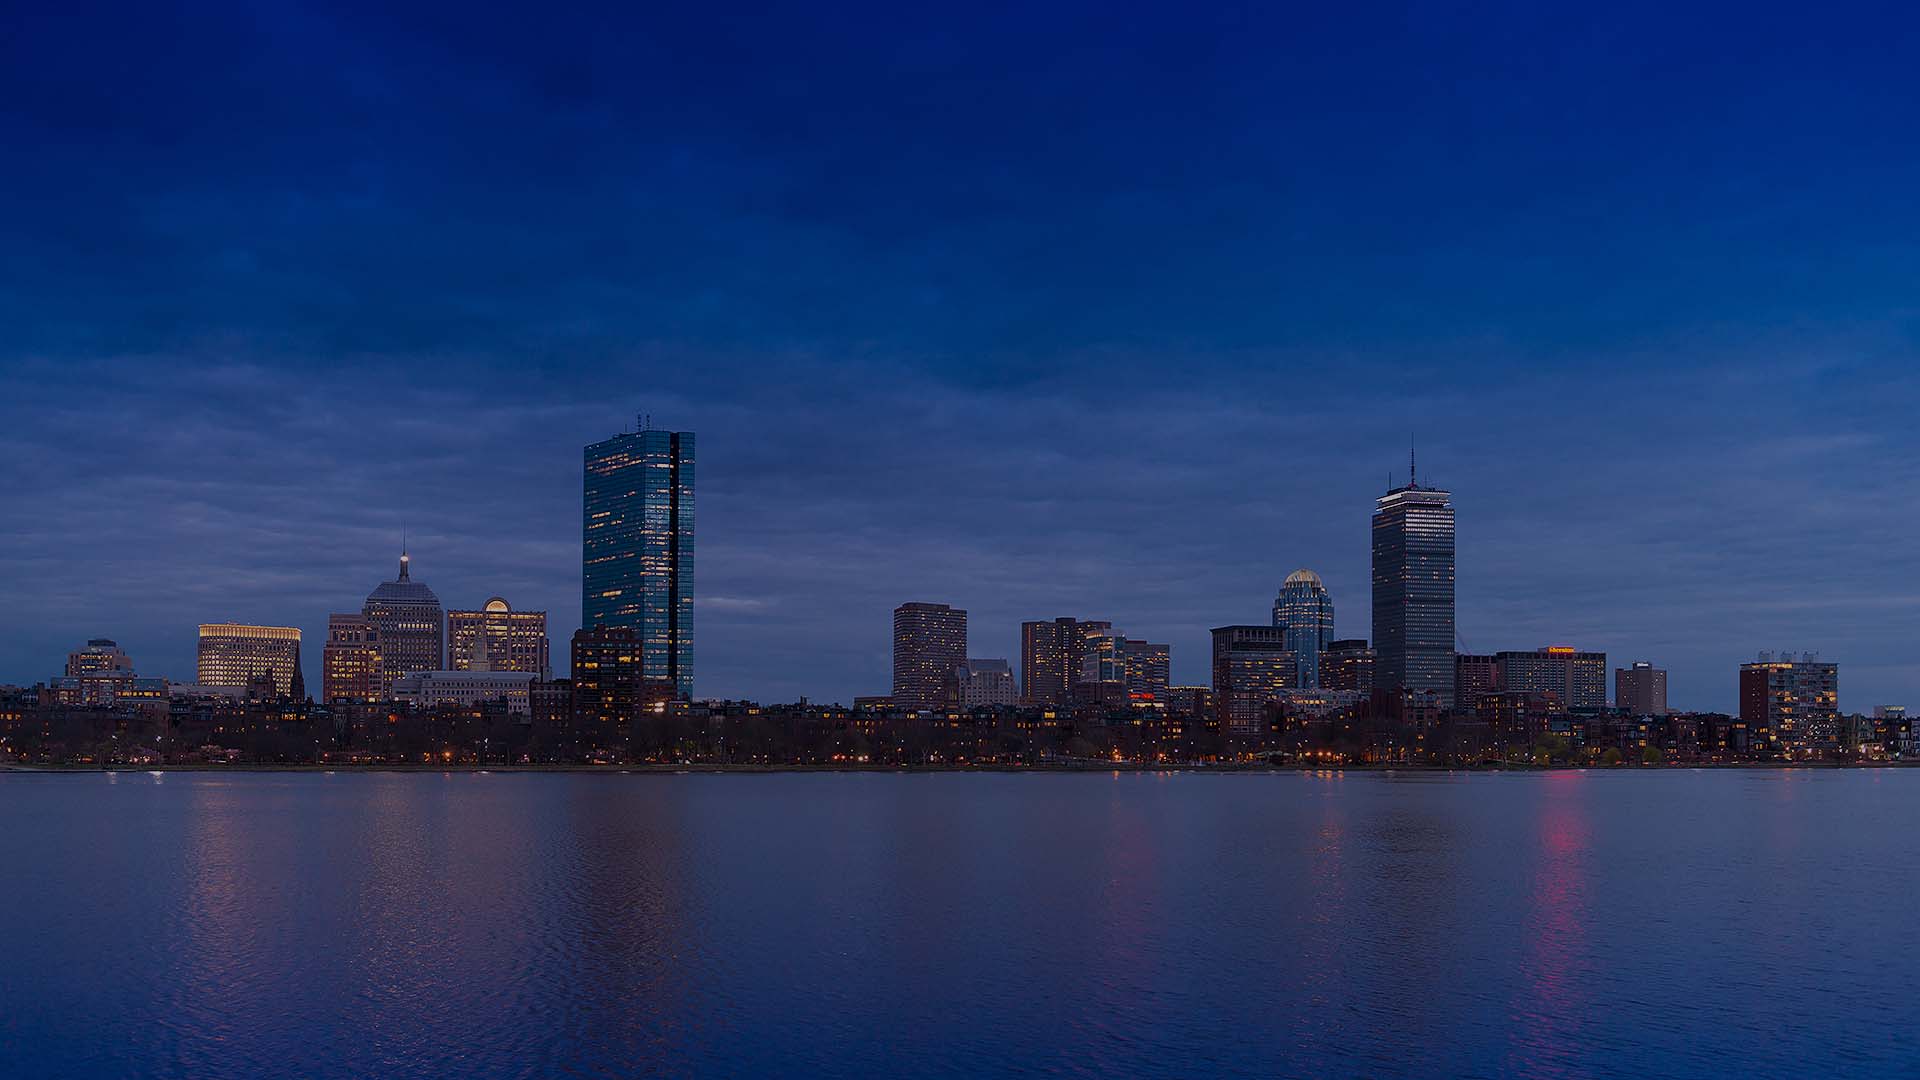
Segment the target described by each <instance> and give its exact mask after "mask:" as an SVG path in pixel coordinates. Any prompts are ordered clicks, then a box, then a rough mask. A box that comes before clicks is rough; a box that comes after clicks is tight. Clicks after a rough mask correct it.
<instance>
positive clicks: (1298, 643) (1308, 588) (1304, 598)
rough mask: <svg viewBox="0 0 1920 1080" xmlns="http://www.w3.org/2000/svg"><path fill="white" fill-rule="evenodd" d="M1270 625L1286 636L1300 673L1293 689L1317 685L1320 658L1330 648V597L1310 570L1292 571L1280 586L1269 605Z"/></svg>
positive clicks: (1331, 603)
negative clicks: (1270, 613)
mask: <svg viewBox="0 0 1920 1080" xmlns="http://www.w3.org/2000/svg"><path fill="white" fill-rule="evenodd" d="M1273 625H1274V626H1276V627H1279V628H1280V629H1281V630H1284V631H1285V632H1286V638H1287V648H1288V649H1290V650H1292V651H1293V655H1294V662H1295V663H1296V664H1298V665H1299V667H1300V670H1299V672H1298V673H1297V674H1296V676H1295V682H1296V683H1297V685H1299V686H1301V687H1305V688H1317V687H1318V686H1319V685H1320V654H1321V653H1322V652H1325V651H1326V649H1327V647H1328V646H1329V645H1332V644H1333V597H1332V596H1331V595H1330V594H1328V592H1327V587H1326V586H1325V585H1323V584H1321V582H1320V575H1319V574H1316V573H1314V572H1313V571H1311V570H1305V569H1302V570H1295V571H1294V572H1293V573H1291V574H1288V575H1287V580H1286V581H1285V582H1283V583H1282V584H1281V586H1280V595H1279V596H1277V597H1275V598H1274V601H1273Z"/></svg>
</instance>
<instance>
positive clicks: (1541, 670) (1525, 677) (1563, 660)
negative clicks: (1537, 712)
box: [1493, 645, 1607, 713]
mask: <svg viewBox="0 0 1920 1080" xmlns="http://www.w3.org/2000/svg"><path fill="white" fill-rule="evenodd" d="M1493 659H1494V664H1495V665H1496V666H1497V668H1498V670H1499V683H1500V689H1501V690H1502V691H1503V692H1505V693H1510V694H1527V693H1541V694H1551V695H1553V698H1554V700H1555V701H1557V702H1559V703H1560V707H1561V708H1563V709H1565V710H1567V711H1568V712H1577V713H1597V712H1600V711H1601V710H1603V709H1605V708H1606V707H1607V654H1606V653H1600V652H1581V651H1579V650H1578V649H1575V648H1572V647H1571V646H1567V645H1549V646H1547V647H1546V648H1543V649H1535V650H1533V651H1531V652H1502V653H1495V654H1494V658H1493Z"/></svg>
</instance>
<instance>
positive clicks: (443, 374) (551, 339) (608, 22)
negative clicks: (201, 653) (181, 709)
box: [0, 3, 1920, 711]
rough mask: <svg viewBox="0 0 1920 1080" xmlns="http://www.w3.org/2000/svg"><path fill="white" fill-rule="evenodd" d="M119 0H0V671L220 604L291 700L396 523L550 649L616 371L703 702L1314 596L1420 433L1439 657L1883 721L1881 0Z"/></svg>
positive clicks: (1885, 53)
mask: <svg viewBox="0 0 1920 1080" xmlns="http://www.w3.org/2000/svg"><path fill="white" fill-rule="evenodd" d="M29 7H39V8H43V9H46V10H42V11H31V10H26V8H29ZM164 7H165V5H152V6H149V5H131V4H129V5H125V6H118V5H107V6H99V7H92V8H90V7H89V6H88V5H85V4H64V5H20V6H19V7H17V8H14V9H10V10H9V11H8V12H7V13H6V14H4V15H0V100H4V101H6V102H7V105H6V106H5V107H4V108H0V147H3V148H4V149H0V163H3V165H4V168H0V191H4V193H5V196H6V197H5V199H4V201H3V204H0V222H4V230H3V233H0V235H3V236H4V239H3V240H0V328H3V329H4V332H3V333H0V371H4V375H5V379H4V394H0V486H3V488H4V496H5V500H4V505H5V507H6V510H5V513H4V522H3V524H0V593H3V594H4V595H3V598H4V613H5V617H4V618H0V681H6V682H16V683H32V682H35V681H40V680H44V679H47V678H49V677H51V676H53V675H56V674H58V673H59V672H60V669H61V665H62V663H63V661H64V657H65V654H66V652H67V651H68V650H69V649H72V648H75V647H77V646H78V645H79V644H80V643H81V642H82V641H83V640H84V639H86V638H88V637H91V636H108V637H113V638H116V639H118V640H119V641H120V642H121V644H122V645H123V646H124V647H125V648H127V650H128V651H129V652H130V653H131V654H132V655H133V658H134V660H135V662H136V664H137V666H138V667H139V669H140V670H141V671H142V672H143V673H147V674H153V675H166V676H169V677H172V678H175V679H182V680H188V679H191V678H192V676H193V662H194V645H195V639H194V625H195V624H196V623H198V622H202V621H217V620H227V619H233V620H244V621H257V622H266V623H276V624H293V625H298V626H300V627H302V628H303V629H304V630H305V631H306V633H307V635H308V644H307V647H306V653H305V663H306V668H307V674H308V680H309V686H312V687H314V688H316V689H317V685H318V677H319V657H320V651H319V647H318V644H317V642H318V641H319V640H320V639H321V638H322V637H323V635H324V628H325V624H326V617H327V613H328V612H331V611H353V610H357V609H358V607H359V605H360V603H361V602H362V600H363V599H364V597H365V595H366V593H367V592H368V591H369V590H370V589H372V588H373V586H374V585H375V584H377V583H378V582H380V581H381V580H383V579H385V578H388V577H391V576H392V575H393V573H394V571H395V569H396V562H397V558H398V555H399V553H400V545H401V535H402V530H403V529H404V530H405V531H406V532H407V534H408V536H409V537H410V543H411V549H412V554H413V560H414V567H415V570H416V575H415V576H416V577H418V578H419V579H421V580H424V581H426V582H427V583H428V584H430V585H431V586H432V587H433V588H434V589H435V591H436V592H438V594H439V595H440V598H441V600H442V602H443V603H445V604H447V605H448V606H449V607H472V606H478V605H479V604H480V603H481V602H482V601H484V600H485V599H486V598H487V597H488V596H490V595H493V594H496V593H497V594H500V595H503V596H505V597H506V598H507V599H508V600H510V601H511V602H513V603H514V605H515V606H516V607H524V608H546V609H548V610H549V611H550V612H551V613H552V631H553V639H554V654H555V657H556V660H557V661H558V663H557V665H556V666H559V667H564V659H563V658H564V656H565V650H566V640H567V637H568V635H569V633H570V632H571V630H572V629H573V628H574V627H575V626H576V625H577V622H578V618H579V611H580V594H579V587H580V586H579V581H580V562H579V560H580V520H579V513H580V509H579V508H580V467H581V446H582V445H583V444H585V443H587V442H591V441H595V440H598V439H601V438H604V437H606V436H608V435H610V434H613V433H614V432H616V431H620V430H623V429H626V428H630V427H631V426H632V424H633V422H634V419H633V418H634V416H635V414H638V413H649V414H651V415H652V417H653V421H654V423H655V426H658V427H667V428H674V429H680V430H691V431H694V432H696V433H697V434H698V438H699V453H700V460H699V465H698V470H699V488H698V515H699V526H698V527H699V539H698V561H697V570H696V575H697V591H696V596H697V601H696V607H695V620H696V622H695V625H696V635H697V636H696V657H695V662H696V667H695V671H696V680H697V685H696V690H697V692H698V693H699V694H700V695H701V696H732V697H737V696H747V697H753V698H756V699H759V700H762V701H779V700H792V699H793V698H795V697H797V696H800V695H807V696H809V697H812V698H814V699H816V700H834V699H838V700H847V699H849V698H850V697H851V696H852V695H854V694H863V693H883V692H885V691H886V690H887V689H888V686H889V670H890V669H889V651H888V650H889V629H890V612H891V609H892V608H893V607H894V605H896V604H898V603H900V602H902V601H905V600H929V601H945V602H949V603H953V604H955V605H958V606H962V607H965V608H967V609H968V610H969V611H970V612H971V614H972V652H973V654H974V655H977V656H1006V657H1010V658H1017V653H1018V624H1019V621H1020V620H1022V619H1031V618H1050V617H1053V616H1057V615H1074V616H1081V617H1089V618H1105V619H1111V620H1113V621H1114V622H1115V624H1116V625H1117V626H1118V627H1119V628H1121V629H1122V630H1123V631H1124V632H1126V633H1128V634H1129V635H1130V636H1137V637H1146V638H1150V639H1152V640H1156V641H1161V640H1164V641H1169V642H1170V643H1171V644H1172V647H1173V667H1174V677H1175V680H1176V681H1178V682H1183V683H1203V682H1206V681H1207V680H1208V664H1207V652H1206V650H1207V635H1206V630H1207V628H1208V627H1210V626H1216V625H1221V624H1226V623H1234V622H1264V621H1266V620H1267V618H1268V608H1269V606H1270V605H1271V603H1272V600H1273V596H1274V593H1275V591H1276V590H1277V588H1278V587H1279V584H1280V581H1281V579H1282V578H1283V577H1284V576H1285V575H1286V574H1287V573H1288V572H1289V571H1291V570H1293V569H1295V568H1296V567H1301V566H1305V567H1310V568H1312V569H1314V570H1317V571H1319V572H1320V573H1321V575H1322V576H1323V577H1324V578H1325V579H1326V582H1327V585H1328V587H1329V588H1330V589H1331V591H1332V593H1333V598H1334V602H1335V605H1336V609H1337V615H1338V629H1339V632H1340V634H1341V635H1342V636H1355V637H1365V636H1368V634H1369V622H1368V587H1367V573H1368V514H1369V512H1370V511H1371V508H1372V500H1373V499H1374V497H1375V496H1377V495H1378V494H1379V493H1380V492H1381V491H1382V489H1383V488H1384V487H1385V485H1386V483H1387V481H1388V477H1389V474H1390V473H1391V474H1392V477H1393V479H1394V480H1395V482H1404V480H1405V476H1406V459H1407V448H1408V441H1409V438H1410V437H1412V438H1417V440H1418V446H1419V456H1420V466H1421V473H1422V478H1423V479H1427V480H1431V481H1433V482H1434V483H1437V484H1440V485H1442V486H1446V487H1449V488H1451V489H1452V490H1453V492H1454V501H1455V504H1456V506H1457V508H1458V512H1459V538H1460V539H1459V542H1460V553H1459V629H1460V645H1461V647H1462V649H1463V650H1466V651H1474V652H1492V651H1496V650H1499V649H1523V648H1534V647H1538V646H1540V645H1544V644H1548V643H1567V644H1574V645H1578V646H1581V647H1585V648H1593V649H1603V650H1605V651H1606V652H1607V653H1608V654H1609V658H1610V661H1612V662H1613V663H1614V664H1624V663H1626V662H1628V661H1632V660H1638V659H1650V660H1652V661H1654V662H1655V663H1656V664H1660V665H1664V666H1666V667H1668V668H1669V669H1670V671H1671V695H1672V699H1673V702H1674V704H1675V705H1676V706H1682V707H1691V708H1713V709H1722V710H1728V709H1732V708H1734V707H1735V704H1736V703H1735V688H1736V678H1735V668H1736V665H1737V664H1738V663H1739V662H1740V661H1741V660H1743V659H1748V658H1751V656H1752V655H1753V654H1754V653H1755V652H1756V651H1757V650H1760V649H1776V650H1778V649H1795V650H1803V649H1804V650H1818V651H1819V652H1820V653H1821V655H1822V656H1823V657H1824V658H1826V659H1830V660H1835V661H1838V662H1839V663H1840V665H1841V667H1840V671H1841V683H1840V685H1841V706H1842V708H1843V709H1846V710H1849V711H1853V710H1860V711H1866V710H1869V709H1871V707H1872V706H1873V705H1875V704H1880V703H1897V702H1910V703H1912V704H1915V705H1920V662H1917V661H1916V658H1915V642H1916V632H1917V631H1920V598H1917V596H1916V585H1915V582H1916V576H1917V573H1920V559H1916V555H1915V545H1914V542H1913V539H1912V537H1913V535H1914V533H1915V529H1916V527H1917V526H1920V498H1916V496H1920V434H1916V431H1915V427H1914V423H1913V413H1914V406H1915V403H1916V400H1920V376H1917V375H1916V363H1915V359H1916V352H1920V348H1917V345H1920V273H1917V272H1916V271H1920V239H1917V238H1920V209H1916V208H1917V207H1920V139H1916V137H1915V134H1916V132H1920V78H1916V76H1915V75H1914V68H1913V65H1914V57H1915V56H1916V55H1920V35H1916V33H1915V31H1916V23H1915V19H1916V18H1917V16H1915V15H1914V14H1912V13H1911V11H1910V9H1909V8H1908V7H1907V6H1906V5H1895V4H1888V5H1885V6H1882V7H1878V8H1840V7H1833V6H1826V7H1821V8H1812V7H1809V8H1807V9H1805V10H1804V11H1803V12H1801V13H1799V14H1797V15H1789V14H1787V13H1785V12H1784V11H1778V10H1775V9H1773V8H1769V7H1768V6H1765V5H1761V6H1757V7H1756V6H1752V5H1739V6H1732V5H1729V6H1726V7H1720V8H1703V7H1698V6H1695V5H1682V4H1673V3H1661V4H1650V5H1643V4H1633V3H1627V4H1615V5H1591V6H1590V7H1591V10H1587V11H1582V12H1568V11H1563V10H1558V9H1559V8H1560V7H1562V6H1561V5H1552V4H1539V3H1524V4H1508V5H1502V4H1490V5H1475V6H1473V7H1472V8H1471V9H1470V10H1469V9H1466V8H1461V7H1458V6H1456V5H1388V6H1366V5H1358V4H1316V5H1311V6H1304V7H1299V8H1291V7H1288V6H1285V5H1278V4H1272V5H1268V4H1258V5H1247V6H1245V7H1243V8H1237V9H1229V8H1225V7H1224V6H1221V7H1216V6H1213V5H1168V6H1166V7H1142V6H1133V5H1124V4H1110V3H1108V4H1088V5H1084V6H1077V5H1066V4H1047V5H1033V4H1022V5H1013V6H1008V7H999V6H995V5H981V4H970V5H958V6H952V7H939V6H934V5H913V4H887V5H875V6H872V7H868V8H864V9H862V8H860V7H859V6H858V5H820V4H805V5H796V6H793V7H791V8H781V9H769V10H753V9H749V8H744V7H743V8H735V9H725V8H720V7H717V6H715V5H697V4H688V5H672V6H668V5H658V6H655V5H617V6H612V7H608V8H606V9H604V10H598V11H590V10H581V9H567V10H563V6H562V5H549V6H542V7H533V8H525V9H523V10H521V11H519V12H517V13H513V14H503V13H496V12H491V11H488V10H485V9H482V8H479V7H476V6H473V5H467V4H459V5H454V4H448V5H445V6H429V7H404V8H403V7H401V6H399V5H392V4H386V3H381V4H364V5H360V4H327V5H293V4H274V3H267V4H257V5H246V6H234V7H230V8H227V7H223V6H222V5H218V4H205V5H194V6H193V9H192V12H191V13H190V14H187V15H181V14H180V13H177V12H168V11H163V10H160V9H161V8H164ZM56 8H57V9H58V10H54V9H56Z"/></svg>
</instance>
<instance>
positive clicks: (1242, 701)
mask: <svg viewBox="0 0 1920 1080" xmlns="http://www.w3.org/2000/svg"><path fill="white" fill-rule="evenodd" d="M1296 660H1297V658H1296V657H1295V656H1294V654H1293V650H1291V649H1289V648H1287V636H1286V631H1284V630H1282V629H1280V628H1279V627H1277V626H1220V627H1215V628H1214V630H1213V702H1214V709H1215V710H1216V711H1217V712H1218V713H1219V716H1220V726H1221V727H1222V728H1223V729H1225V730H1228V731H1233V732H1240V733H1250V732H1255V731H1259V730H1261V727H1262V725H1263V724H1264V723H1265V721H1266V716H1267V705H1268V704H1269V703H1271V702H1273V701H1275V700H1277V699H1278V698H1279V697H1280V695H1281V692H1282V691H1285V690H1288V689H1292V688H1293V686H1294V680H1295V679H1296V677H1297V676H1298V674H1299V669H1298V665H1297V663H1296Z"/></svg>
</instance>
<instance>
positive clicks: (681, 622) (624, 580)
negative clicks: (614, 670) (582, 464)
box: [580, 430, 694, 698]
mask: <svg viewBox="0 0 1920 1080" xmlns="http://www.w3.org/2000/svg"><path fill="white" fill-rule="evenodd" d="M693 464H694V453H693V433H692V432H687V431H651V430H643V431H637V432H631V433H627V434H622V435H615V436H614V437H613V438H611V439H608V440H606V441H605V442H597V443H594V444H593V445H591V446H589V447H587V448H586V469H585V495H584V499H583V502H582V506H583V515H584V520H583V522H582V526H581V542H580V548H581V552H580V558H581V600H580V618H581V623H582V624H583V625H584V626H587V627H589V628H591V627H595V626H615V627H624V628H626V629H630V630H634V631H637V632H638V633H639V635H640V649H641V653H640V655H641V663H642V664H643V665H644V667H645V669H646V677H647V678H648V679H649V680H660V679H665V680H667V681H669V682H671V683H672V684H673V686H674V690H675V692H676V693H677V694H678V695H679V696H680V697H683V698H685V697H691V696H692V694H693V539H694V530H693V523H694V516H693Z"/></svg>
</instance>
